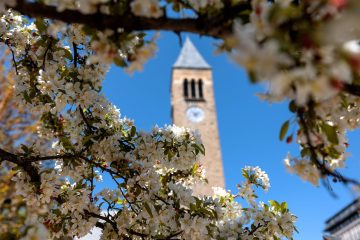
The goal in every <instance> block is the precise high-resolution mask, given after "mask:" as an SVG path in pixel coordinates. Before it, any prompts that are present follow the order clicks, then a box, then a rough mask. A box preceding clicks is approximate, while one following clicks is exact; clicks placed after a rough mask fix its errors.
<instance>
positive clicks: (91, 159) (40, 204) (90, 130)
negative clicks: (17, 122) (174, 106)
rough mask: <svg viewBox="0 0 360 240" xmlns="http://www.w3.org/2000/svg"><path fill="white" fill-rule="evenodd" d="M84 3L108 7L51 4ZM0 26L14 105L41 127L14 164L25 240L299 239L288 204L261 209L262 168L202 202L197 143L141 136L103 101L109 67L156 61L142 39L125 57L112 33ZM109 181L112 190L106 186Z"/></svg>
mask: <svg viewBox="0 0 360 240" xmlns="http://www.w3.org/2000/svg"><path fill="white" fill-rule="evenodd" d="M49 2H50V1H49ZM60 2H61V3H62V4H65V5H61V4H60ZM85 2H87V3H89V4H95V5H96V4H99V3H106V2H107V1H59V2H57V1H54V2H53V3H52V4H55V5H56V6H58V11H62V10H64V9H65V8H66V9H68V8H69V9H76V8H78V7H79V6H83V5H82V4H86V3H85ZM133 3H134V4H135V1H134V2H133ZM49 4H50V3H49ZM64 6H66V7H65V8H64ZM88 7H89V6H88ZM86 9H87V10H86ZM83 11H87V12H86V13H90V12H92V11H93V10H91V8H90V10H89V8H86V7H84V8H83ZM0 24H1V25H0V43H2V44H4V45H6V46H7V47H8V48H9V49H10V51H11V53H12V60H13V61H12V66H13V68H14V71H15V73H16V77H15V80H14V82H15V83H14V89H15V93H16V95H17V101H19V102H21V103H23V104H24V105H25V106H26V107H28V108H29V109H30V111H31V112H32V113H33V114H36V115H37V116H39V119H40V124H39V127H38V128H37V139H35V140H34V141H33V143H32V144H29V145H28V146H25V147H23V148H22V149H21V150H19V154H20V155H21V158H20V159H21V161H22V162H20V164H19V166H14V167H12V170H13V171H14V173H15V174H14V177H13V181H14V182H15V186H16V192H17V194H18V195H20V196H22V197H23V199H24V201H25V202H26V204H27V205H28V208H29V209H32V211H30V212H29V213H28V214H27V215H26V220H25V226H24V228H23V230H24V231H23V232H22V233H21V234H22V235H23V238H22V239H24V240H25V239H56V238H59V237H66V236H68V237H82V236H84V235H86V234H88V233H89V232H90V231H91V229H93V228H94V227H95V226H97V227H100V228H101V229H102V235H101V239H154V238H155V239H159V238H161V239H163V238H174V237H179V238H182V239H224V238H227V239H264V240H265V239H279V238H282V237H286V238H289V239H290V238H291V236H292V234H293V232H294V231H296V229H295V227H294V222H295V220H296V217H295V216H294V215H293V214H291V213H290V212H289V210H288V208H287V205H286V203H278V202H276V201H270V202H269V204H264V203H257V202H256V195H255V194H254V191H255V189H254V188H255V187H261V188H263V189H265V190H268V188H269V186H270V184H269V179H268V176H267V175H266V173H265V172H263V171H262V170H261V169H260V168H258V167H246V168H245V169H244V170H243V176H244V178H245V181H244V182H243V183H242V184H240V185H239V186H238V188H239V193H237V194H231V193H230V192H226V191H225V190H223V189H219V188H216V189H215V191H214V195H213V196H197V195H196V194H194V193H193V190H192V187H193V186H194V184H196V183H197V182H199V181H205V179H204V173H203V169H202V168H201V167H199V158H200V156H201V155H202V154H204V146H203V145H202V143H201V139H200V134H199V133H198V132H196V131H193V130H191V129H187V128H184V127H177V126H173V125H169V126H165V127H163V128H159V127H154V129H153V130H152V131H151V132H143V131H138V130H137V129H136V127H135V125H134V123H133V122H132V121H131V120H129V119H127V118H121V116H120V112H119V110H118V109H117V108H116V107H115V106H114V105H112V104H111V103H110V102H109V101H108V100H107V99H106V97H105V96H104V95H103V93H102V92H101V86H102V81H103V79H104V77H105V74H106V72H107V70H108V68H109V63H111V62H112V61H118V60H119V58H118V57H119V56H120V55H121V54H125V55H126V56H127V57H129V56H130V55H131V54H135V59H136V57H140V58H139V59H136V60H134V61H133V62H135V63H139V64H141V63H143V60H142V59H141V56H142V55H145V56H149V55H150V54H149V52H148V50H147V49H146V46H149V45H144V42H145V41H143V39H142V38H141V35H140V34H129V36H128V38H125V39H124V38H121V39H122V45H121V47H122V48H120V47H117V46H118V45H117V44H119V43H118V42H116V41H117V40H119V39H114V38H113V37H114V36H113V35H112V34H111V33H108V32H106V31H104V32H100V31H99V32H91V33H90V34H89V33H88V32H86V31H85V29H84V28H83V26H81V25H77V24H73V25H65V24H62V23H56V22H52V21H50V20H46V19H45V20H44V19H37V20H35V21H34V22H31V21H30V22H28V19H27V18H25V17H24V16H21V15H19V14H17V13H16V12H14V11H11V10H8V11H7V12H6V13H4V14H3V15H2V16H1V21H0ZM134 39H137V40H136V41H137V42H136V43H134ZM106 43H109V44H110V45H107V44H106ZM149 44H150V46H151V47H150V49H152V50H153V49H154V47H153V45H151V40H150V43H149ZM152 50H151V51H150V52H152ZM115 52H116V53H115ZM112 53H115V55H116V56H115V57H113V56H112V55H111V54H112ZM119 54H120V55H119ZM136 54H138V55H136ZM110 55H111V56H110ZM109 56H110V59H111V60H110V61H107V59H109V58H108V57H109ZM116 59H117V60H116ZM130 59H131V58H130ZM103 60H104V61H103ZM129 61H130V62H131V60H129ZM124 66H125V65H124ZM135 68H136V69H137V68H138V67H135ZM44 146H49V147H48V148H47V150H46V151H44ZM21 163H24V164H23V165H21ZM14 165H16V164H14ZM30 168H31V171H30V170H29V169H30ZM103 177H104V178H107V179H109V181H111V182H112V184H111V185H110V186H108V187H107V188H103V189H101V188H100V185H99V182H100V181H101V180H102V178H103ZM238 197H241V198H243V199H245V200H246V202H247V205H248V207H246V208H244V207H243V206H242V205H241V204H240V203H238V202H237V201H236V200H235V199H236V198H238Z"/></svg>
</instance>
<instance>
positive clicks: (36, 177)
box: [0, 149, 41, 183]
mask: <svg viewBox="0 0 360 240" xmlns="http://www.w3.org/2000/svg"><path fill="white" fill-rule="evenodd" d="M2 161H9V162H11V163H14V164H16V165H18V166H19V167H21V168H22V169H23V170H24V171H25V172H26V173H27V174H28V175H29V176H30V182H32V183H40V181H41V177H40V174H39V172H38V169H37V168H36V167H35V166H34V165H32V163H31V162H30V161H27V159H25V158H22V157H19V156H17V155H15V154H12V153H9V152H7V151H5V150H3V149H0V162H2Z"/></svg>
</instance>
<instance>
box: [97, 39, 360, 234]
mask: <svg viewBox="0 0 360 240" xmlns="http://www.w3.org/2000/svg"><path fill="white" fill-rule="evenodd" d="M185 36H186V35H185V34H184V35H183V39H184V40H185ZM189 36H190V37H191V40H192V41H193V43H194V44H195V46H196V47H197V48H198V50H199V51H200V53H201V54H202V55H203V56H204V58H205V59H206V60H207V62H208V63H209V64H210V65H211V66H212V68H213V79H214V86H215V99H216V107H217V114H218V125H219V133H220V142H221V148H222V157H223V163H224V171H225V178H226V187H227V189H231V190H233V191H236V187H235V186H236V184H237V183H238V182H240V181H242V178H241V168H242V167H243V166H245V165H254V166H260V167H261V168H262V169H263V170H265V171H266V172H267V173H268V174H269V177H270V181H271V188H270V190H269V192H268V193H266V194H259V196H260V198H261V200H263V201H264V202H265V201H267V200H270V199H275V200H278V201H287V202H288V205H289V208H290V210H291V211H292V212H293V213H294V214H295V215H297V216H298V217H299V219H298V222H297V224H296V225H297V228H298V229H299V231H300V233H299V234H296V235H295V239H302V240H303V239H305V240H313V239H314V240H315V239H321V236H322V230H323V229H324V222H325V220H326V219H327V218H329V217H330V216H332V215H333V214H334V213H336V212H337V211H338V210H339V209H341V208H342V207H344V206H345V205H346V204H348V203H349V202H350V201H351V200H352V199H353V198H354V195H353V194H352V193H351V191H349V190H348V189H347V188H345V187H343V186H342V185H340V184H336V185H335V186H334V191H335V193H336V194H337V195H338V198H334V197H332V196H330V194H329V193H328V192H327V190H326V189H325V188H324V187H323V186H320V187H314V186H312V185H311V184H309V183H306V182H303V181H302V180H301V179H300V178H299V177H297V176H294V175H291V174H289V173H287V172H286V170H285V167H284V165H283V159H284V158H285V156H286V154H287V153H288V152H290V153H292V155H295V156H298V155H299V151H298V146H297V145H296V144H290V145H289V144H286V143H283V142H280V141H279V140H278V134H279V129H280V127H281V125H282V123H283V122H284V121H286V120H287V119H289V118H290V117H291V114H290V113H289V112H288V110H287V103H276V104H275V103H274V104H269V103H267V102H263V101H261V100H260V99H259V98H258V97H256V96H255V94H256V93H259V92H263V90H264V88H263V87H262V86H260V85H252V84H250V83H249V81H248V80H247V76H246V73H245V72H244V71H243V69H242V68H241V67H239V66H237V65H236V64H234V63H233V62H231V60H230V59H229V58H228V56H226V55H224V54H222V55H219V56H215V55H214V54H213V52H214V50H215V47H214V43H215V42H216V41H215V40H214V39H211V38H204V37H201V38H200V37H198V36H195V35H191V34H190V35H189ZM158 46H159V50H158V52H157V55H156V56H155V57H154V58H152V59H151V60H150V61H149V62H148V63H147V64H146V65H145V68H144V71H143V72H137V73H135V74H133V75H132V76H130V75H128V74H126V73H125V72H124V71H123V70H122V69H120V68H117V67H112V68H111V70H110V72H109V73H108V75H107V77H106V80H105V84H104V88H103V89H104V93H105V95H106V96H107V97H108V98H109V99H110V100H111V101H112V102H113V103H114V104H115V105H116V106H117V107H118V108H120V111H121V114H122V116H127V117H129V118H131V119H135V124H136V125H137V128H138V129H144V130H149V129H151V127H152V126H154V125H155V124H158V125H159V126H163V125H165V124H171V117H170V76H171V66H172V64H173V63H174V62H175V60H176V58H177V56H178V54H179V51H180V45H179V39H178V37H177V36H176V35H175V34H173V33H166V32H162V33H161V36H160V38H159V40H158ZM359 140H360V132H357V133H356V132H353V133H350V147H349V151H350V152H351V157H350V158H349V159H348V167H347V169H345V170H344V171H343V172H344V173H346V174H348V175H349V176H353V177H359V169H360V148H359V147H360V142H359Z"/></svg>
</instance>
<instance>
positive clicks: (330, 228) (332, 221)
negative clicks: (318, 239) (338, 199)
mask: <svg viewBox="0 0 360 240" xmlns="http://www.w3.org/2000/svg"><path fill="white" fill-rule="evenodd" d="M324 231H325V232H326V235H325V236H324V239H325V240H360V198H357V199H355V200H354V201H353V202H352V203H350V204H349V205H347V206H346V207H344V208H343V209H341V210H340V211H339V212H337V213H336V214H335V215H334V216H332V217H331V218H329V219H328V220H327V221H326V227H325V230H324Z"/></svg>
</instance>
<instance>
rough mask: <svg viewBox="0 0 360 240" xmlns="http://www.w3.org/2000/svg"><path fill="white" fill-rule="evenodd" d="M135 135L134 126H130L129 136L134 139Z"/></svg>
mask: <svg viewBox="0 0 360 240" xmlns="http://www.w3.org/2000/svg"><path fill="white" fill-rule="evenodd" d="M135 134H136V127H135V126H132V127H131V130H130V136H131V137H134V136H135Z"/></svg>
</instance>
